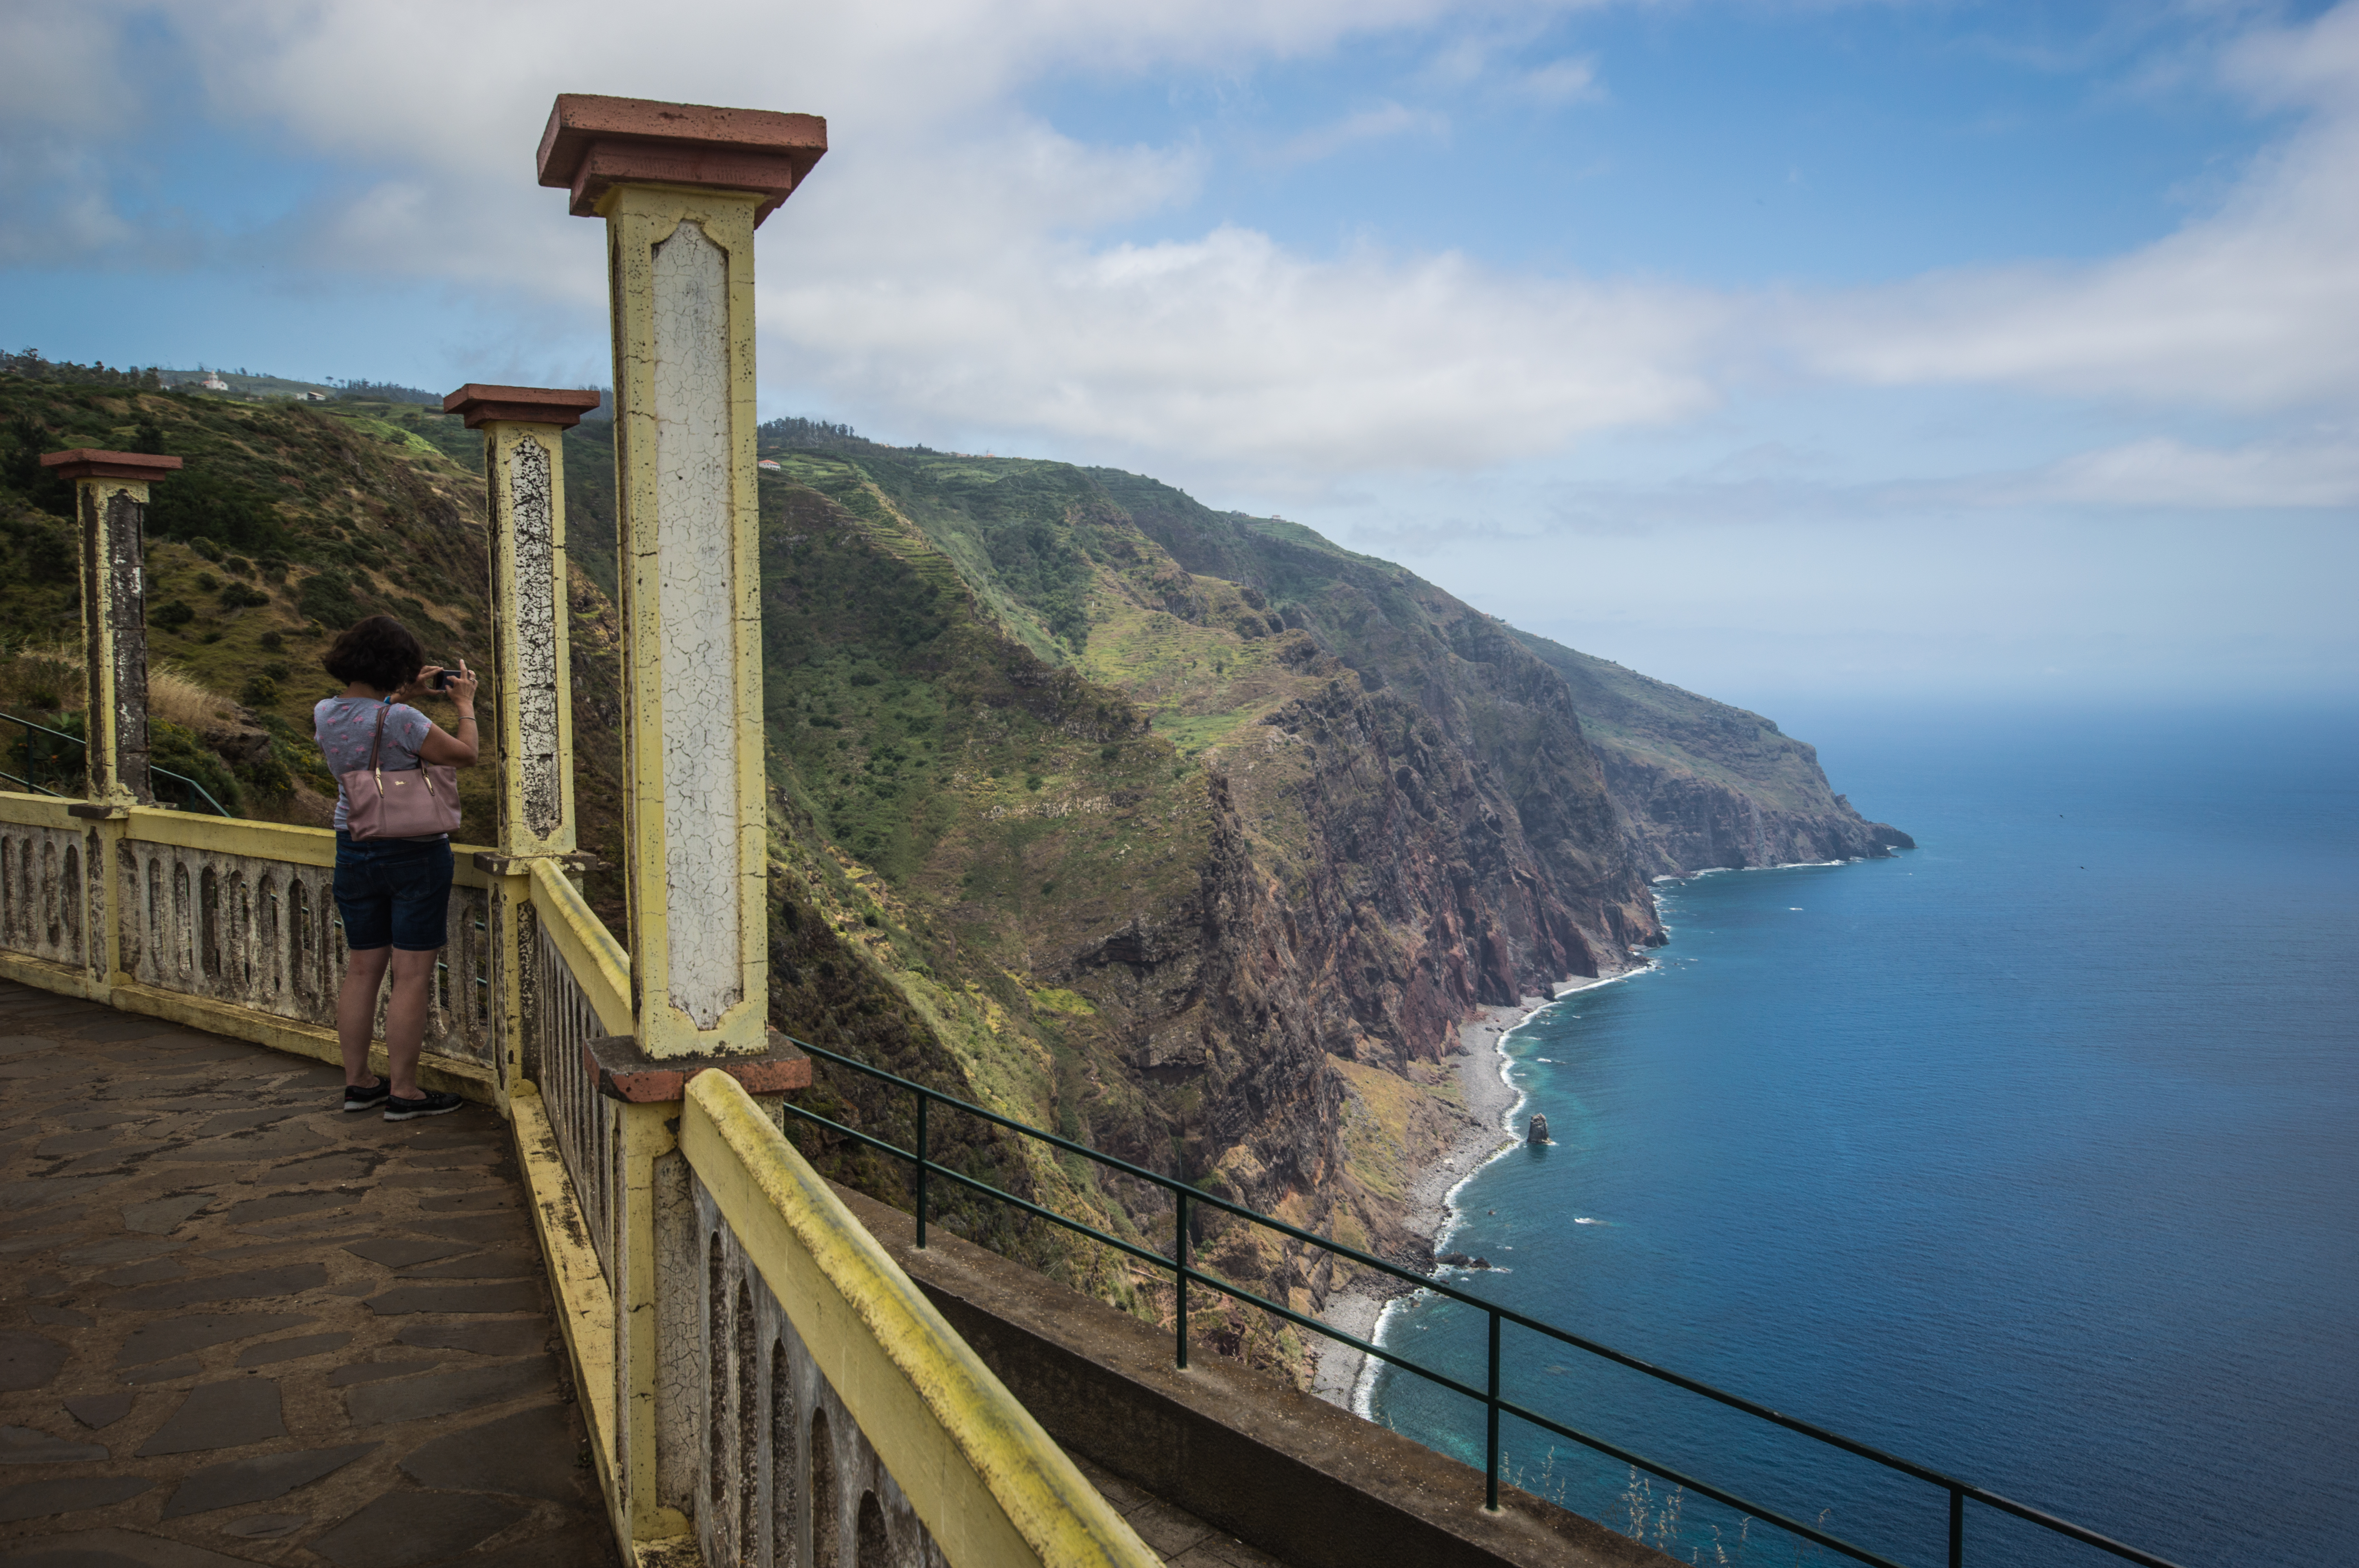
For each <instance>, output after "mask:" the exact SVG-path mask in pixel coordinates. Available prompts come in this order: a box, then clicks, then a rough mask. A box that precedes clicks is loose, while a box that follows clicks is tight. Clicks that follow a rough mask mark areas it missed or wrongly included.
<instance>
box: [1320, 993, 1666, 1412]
mask: <svg viewBox="0 0 2359 1568" xmlns="http://www.w3.org/2000/svg"><path fill="white" fill-rule="evenodd" d="M1660 972H1661V969H1660V966H1658V965H1657V964H1655V963H1652V962H1647V963H1643V964H1640V965H1638V966H1637V967H1636V968H1628V969H1625V970H1623V971H1622V972H1621V973H1620V974H1618V975H1605V976H1603V977H1601V978H1598V979H1590V978H1589V977H1587V976H1583V975H1577V976H1573V977H1571V978H1570V979H1565V980H1563V981H1561V982H1560V983H1559V985H1558V986H1557V988H1556V994H1555V995H1554V996H1552V997H1550V998H1549V999H1548V1000H1545V1001H1535V1002H1534V1003H1533V1005H1532V1006H1530V1007H1528V1008H1526V1009H1525V1010H1524V1013H1523V1016H1522V1017H1520V1018H1518V1019H1517V1021H1516V1022H1514V1023H1513V1024H1511V1025H1509V1026H1508V1027H1507V1028H1506V1029H1503V1030H1501V1031H1500V1032H1499V1033H1497V1034H1496V1035H1495V1036H1493V1038H1492V1042H1491V1050H1492V1054H1493V1057H1494V1059H1495V1071H1496V1072H1497V1074H1498V1076H1499V1083H1500V1084H1501V1085H1502V1086H1503V1087H1505V1088H1506V1090H1507V1091H1508V1097H1509V1098H1508V1100H1507V1103H1506V1107H1505V1108H1504V1109H1502V1110H1501V1111H1500V1112H1499V1115H1498V1123H1497V1132H1498V1137H1499V1141H1498V1144H1497V1146H1496V1147H1495V1148H1494V1149H1493V1150H1492V1151H1491V1152H1489V1153H1487V1154H1485V1155H1484V1156H1483V1157H1482V1158H1481V1159H1478V1160H1475V1161H1474V1162H1473V1164H1472V1166H1471V1168H1470V1169H1469V1170H1468V1171H1467V1173H1465V1174H1464V1175H1462V1176H1461V1177H1459V1178H1458V1180H1456V1181H1455V1182H1452V1183H1451V1185H1450V1189H1449V1190H1448V1191H1447V1192H1445V1193H1443V1194H1442V1195H1441V1219H1440V1223H1439V1224H1438V1225H1437V1226H1436V1227H1435V1229H1434V1234H1433V1249H1434V1251H1435V1252H1436V1253H1441V1252H1446V1251H1448V1250H1450V1242H1451V1238H1453V1237H1455V1236H1456V1235H1457V1233H1458V1230H1459V1227H1461V1226H1462V1225H1463V1224H1464V1223H1465V1221H1466V1211H1465V1209H1464V1208H1463V1206H1462V1205H1461V1204H1460V1202H1459V1195H1461V1194H1462V1193H1463V1192H1464V1191H1465V1190H1466V1184H1468V1183H1469V1182H1472V1181H1473V1179H1474V1178H1475V1177H1476V1176H1479V1175H1481V1174H1482V1173H1483V1172H1484V1170H1486V1169H1487V1168H1489V1166H1490V1165H1491V1164H1492V1162H1495V1161H1497V1160H1500V1159H1504V1158H1505V1157H1506V1156H1507V1155H1509V1154H1512V1153H1514V1152H1516V1151H1517V1149H1519V1148H1521V1147H1522V1146H1523V1141H1524V1139H1523V1134H1522V1133H1521V1132H1519V1131H1518V1130H1517V1123H1518V1122H1519V1121H1520V1120H1521V1119H1522V1118H1523V1113H1524V1108H1525V1107H1526V1106H1527V1105H1528V1104H1530V1103H1531V1095H1530V1093H1529V1091H1527V1089H1526V1088H1525V1087H1523V1085H1521V1084H1519V1083H1517V1081H1516V1075H1515V1067H1516V1058H1515V1057H1513V1056H1512V1055H1510V1054H1508V1051H1507V1043H1508V1042H1509V1041H1511V1040H1513V1039H1514V1038H1515V1037H1516V1036H1517V1034H1518V1033H1521V1032H1522V1030H1523V1029H1524V1027H1525V1026H1526V1025H1527V1024H1528V1023H1530V1022H1532V1021H1533V1020H1534V1019H1536V1018H1538V1017H1539V1015H1540V1014H1542V1013H1544V1012H1546V1011H1549V1009H1550V1008H1553V1007H1556V1006H1558V1005H1560V1004H1561V1003H1564V1002H1567V1001H1570V1000H1572V999H1574V998H1575V997H1578V996H1580V995H1582V993H1583V992H1586V991H1592V990H1595V989H1597V988H1599V987H1600V986H1609V985H1613V984H1614V983H1615V982H1617V981H1620V980H1628V979H1637V978H1638V977H1639V976H1641V975H1652V974H1658V973H1660ZM1550 1061H1551V1064H1552V1063H1553V1059H1552V1058H1551V1059H1550ZM1457 1159H1458V1156H1457V1155H1456V1154H1452V1155H1451V1156H1450V1158H1449V1159H1448V1160H1446V1161H1445V1162H1444V1165H1445V1168H1448V1167H1453V1166H1454V1165H1455V1164H1456V1162H1457ZM1573 1223H1574V1224H1576V1225H1597V1224H1601V1223H1603V1222H1602V1221H1599V1220H1596V1219H1591V1218H1582V1219H1576V1220H1574V1221H1573ZM1496 1272H1505V1271H1504V1270H1501V1271H1496ZM1424 1293H1425V1292H1422V1291H1410V1292H1407V1293H1406V1294H1403V1295H1398V1296H1395V1297H1393V1298H1392V1299H1391V1300H1390V1301H1387V1302H1386V1303H1384V1305H1383V1307H1382V1308H1381V1309H1380V1310H1379V1311H1378V1312H1377V1314H1376V1317H1375V1324H1374V1325H1373V1326H1372V1328H1371V1329H1370V1331H1369V1333H1368V1336H1367V1337H1368V1341H1369V1343H1370V1344H1373V1345H1376V1346H1382V1347H1383V1348H1385V1349H1386V1350H1398V1349H1399V1348H1400V1347H1399V1346H1395V1345H1393V1344H1391V1343H1390V1342H1389V1340H1388V1337H1387V1336H1388V1333H1389V1331H1390V1330H1391V1328H1392V1327H1393V1325H1394V1321H1395V1319H1396V1318H1397V1316H1398V1314H1400V1313H1401V1312H1402V1310H1403V1309H1405V1308H1407V1307H1408V1306H1409V1305H1410V1304H1412V1303H1415V1302H1416V1300H1417V1299H1418V1297H1419V1296H1420V1295H1422V1294H1424ZM1339 1349H1340V1347H1339ZM1341 1353H1342V1354H1344V1355H1348V1356H1351V1357H1354V1358H1356V1359H1357V1360H1358V1362H1359V1366H1358V1368H1356V1369H1355V1371H1354V1373H1353V1379H1352V1391H1351V1397H1350V1400H1349V1401H1348V1404H1349V1408H1350V1409H1351V1411H1352V1413H1353V1414H1354V1415H1356V1416H1359V1417H1360V1418H1361V1419H1362V1420H1364V1421H1375V1419H1377V1418H1376V1414H1375V1392H1376V1380H1377V1376H1378V1373H1379V1372H1380V1370H1381V1369H1382V1368H1383V1367H1384V1365H1385V1363H1383V1362H1381V1361H1379V1360H1377V1359H1376V1358H1375V1357H1373V1356H1364V1355H1361V1354H1360V1353H1359V1352H1357V1351H1349V1350H1342V1351H1341Z"/></svg>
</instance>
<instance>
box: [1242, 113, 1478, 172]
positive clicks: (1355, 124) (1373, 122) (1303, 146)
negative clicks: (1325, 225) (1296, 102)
mask: <svg viewBox="0 0 2359 1568" xmlns="http://www.w3.org/2000/svg"><path fill="white" fill-rule="evenodd" d="M1402 135H1425V136H1431V137H1433V138H1435V139H1436V140H1441V139H1444V138H1446V137H1448V136H1449V135H1450V116H1449V115H1447V114H1441V113H1440V112H1438V111H1436V110H1432V109H1411V108H1409V107H1408V106H1407V105H1405V104H1400V103H1379V104H1377V105H1375V107H1373V108H1369V109H1362V110H1358V111H1356V112H1354V113H1353V114H1346V115H1344V116H1343V118H1342V119H1340V120H1335V121H1332V122H1330V123H1329V124H1324V125H1316V126H1313V127H1312V128H1311V129H1310V130H1308V131H1305V132H1303V133H1302V134H1301V135H1298V136H1295V137H1293V138H1291V139H1290V140H1288V142H1287V143H1286V144H1285V145H1284V146H1281V147H1279V148H1277V151H1276V152H1274V153H1272V154H1271V155H1270V158H1269V161H1270V162H1272V163H1275V164H1279V165H1292V164H1305V163H1316V162H1318V161H1319V160H1320V159H1321V158H1330V157H1334V156H1335V155H1336V154H1337V153H1339V152H1342V151H1343V150H1344V149H1345V148H1346V147H1353V146H1359V145H1360V144H1361V143H1362V142H1375V141H1383V140H1385V139H1386V138H1387V137H1391V136H1402Z"/></svg>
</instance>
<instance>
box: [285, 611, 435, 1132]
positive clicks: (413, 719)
mask: <svg viewBox="0 0 2359 1568" xmlns="http://www.w3.org/2000/svg"><path fill="white" fill-rule="evenodd" d="M321 662H322V663H323V664H325V665H327V666H328V673H329V674H330V675H332V676H335V677H336V678H337V679H338V680H340V681H342V682H344V683H346V684H345V686H344V691H343V695H342V696H341V697H328V698H326V699H325V700H323V701H321V704H320V705H319V707H317V708H314V709H312V712H311V722H312V734H313V736H314V738H316V739H317V740H318V741H319V742H320V751H321V753H322V754H323V755H324V756H325V757H326V758H327V762H328V771H329V772H330V773H333V774H334V775H335V776H336V780H337V784H336V882H335V892H336V912H337V913H338V914H341V915H342V916H343V921H344V945H345V946H346V947H348V948H349V949H350V950H351V953H352V961H351V963H350V964H349V965H348V966H347V967H346V968H345V970H344V986H343V989H342V992H341V993H340V994H339V995H338V997H337V999H336V1038H337V1040H338V1042H339V1043H340V1044H342V1047H343V1054H344V1108H345V1109H346V1110H353V1111H360V1110H368V1109H370V1108H374V1107H377V1106H383V1107H384V1108H385V1119H386V1120H387V1121H408V1119H410V1118H412V1117H418V1116H440V1115H441V1114H442V1113H443V1112H445V1111H451V1110H456V1109H458V1108H459V1107H460V1106H461V1105H462V1104H464V1103H465V1102H464V1101H462V1100H461V1099H460V1098H459V1097H458V1096H457V1095H451V1094H441V1093H439V1092H424V1091H421V1090H420V1089H419V1087H418V1053H419V1049H420V1048H421V1047H422V1046H423V1045H424V1044H425V1040H426V1007H427V1000H428V998H429V996H430V995H431V994H432V993H431V987H432V986H433V983H434V965H435V960H436V957H437V955H439V954H440V952H441V951H442V946H443V943H444V942H445V940H446V939H447V938H448V935H449V932H448V929H447V928H448V924H449V918H450V908H451V839H450V836H449V835H448V834H438V835H436V836H435V837H433V838H353V835H352V834H351V833H350V832H349V831H347V824H348V820H349V817H350V815H351V811H352V804H353V803H352V800H351V798H350V795H351V791H350V789H349V787H348V786H347V785H346V784H344V782H343V778H344V775H345V774H346V773H355V772H360V771H362V770H364V769H368V768H370V766H371V761H370V758H371V752H372V749H374V752H375V770H376V772H377V773H404V772H408V771H410V770H413V769H416V768H418V767H419V766H421V765H422V764H428V763H431V764H450V765H452V766H456V767H465V766H467V765H468V764H470V763H472V762H474V760H475V677H474V676H473V674H472V673H470V672H469V671H468V669H467V665H466V661H464V660H463V659H462V660H461V661H460V664H459V667H458V668H457V669H455V670H452V671H451V672H450V673H449V674H448V676H445V677H444V679H443V681H442V682H441V684H440V685H439V686H429V682H432V681H433V679H434V677H435V676H438V675H441V674H442V668H441V666H440V665H435V666H433V667H431V668H427V667H424V666H425V664H426V653H425V650H424V649H423V648H421V647H419V643H418V639H417V638H416V637H414V636H412V635H410V633H409V629H408V627H406V626H404V625H402V623H401V622H398V621H396V620H395V619H394V618H393V617H392V616H390V615H372V616H370V617H369V618H368V619H367V620H365V621H363V622H360V624H358V625H356V626H354V627H353V629H352V630H351V631H349V632H347V633H344V634H343V635H342V636H341V637H339V638H337V639H336V641H335V644H334V645H333V646H332V647H331V648H330V649H329V650H328V653H327V656H326V657H325V658H324V659H323V660H322V661H321ZM429 691H431V692H433V693H434V694H435V695H440V696H444V697H449V698H450V699H451V705H452V706H453V707H454V708H457V709H458V716H457V719H456V720H455V722H456V725H457V733H455V734H453V733H452V732H451V731H450V730H444V729H442V728H441V727H440V725H438V724H436V723H435V722H434V721H433V720H432V719H429V718H427V717H426V715H424V714H423V713H420V712H419V711H418V709H417V708H413V707H410V706H409V704H410V703H411V702H415V701H417V700H418V699H419V698H420V697H425V696H427V695H428V694H429ZM388 968H389V969H390V970H391V971H392V974H393V994H392V996H391V997H390V998H388V999H387V1000H386V1009H385V1054H386V1066H387V1068H388V1069H389V1071H388V1076H387V1077H382V1078H381V1077H379V1076H376V1075H375V1074H374V1073H372V1072H370V1071H369V1036H370V1034H371V1033H372V1030H371V1025H372V1024H373V1023H375V1020H376V996H377V988H378V987H379V986H380V985H382V984H383V983H384V981H385V977H386V971H387V969H388ZM388 1080H389V1081H388Z"/></svg>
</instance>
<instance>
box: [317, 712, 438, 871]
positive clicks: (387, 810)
mask: <svg viewBox="0 0 2359 1568" xmlns="http://www.w3.org/2000/svg"><path fill="white" fill-rule="evenodd" d="M391 709H392V704H390V703H379V704H378V705H377V710H376V733H375V735H374V736H372V737H370V739H369V760H368V766H367V767H364V768H354V769H353V771H352V772H351V773H346V774H344V775H343V785H344V831H345V832H347V833H349V834H351V835H352V836H353V838H438V837H440V835H442V834H445V833H456V832H457V831H458V830H459V770H458V769H457V768H454V767H452V766H451V765H450V764H449V763H448V762H444V763H440V764H431V763H429V762H427V761H426V760H425V759H424V758H422V757H421V758H419V762H418V766H416V767H415V768H402V769H396V770H395V771H394V772H393V773H385V772H383V771H382V770H380V769H379V768H378V767H377V765H376V752H377V748H378V747H379V746H381V745H383V744H384V743H385V716H386V713H388V712H389V711H391Z"/></svg>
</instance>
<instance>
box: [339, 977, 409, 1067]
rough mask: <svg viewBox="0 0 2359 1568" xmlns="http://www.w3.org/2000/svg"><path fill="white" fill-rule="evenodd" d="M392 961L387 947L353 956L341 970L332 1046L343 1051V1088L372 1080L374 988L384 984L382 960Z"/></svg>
mask: <svg viewBox="0 0 2359 1568" xmlns="http://www.w3.org/2000/svg"><path fill="white" fill-rule="evenodd" d="M390 957H393V949H392V948H390V947H371V948H368V949H366V950H364V951H363V952H358V953H354V954H353V955H352V961H351V962H350V963H348V964H346V965H345V966H344V989H342V990H341V991H339V992H337V993H336V1044H338V1045H340V1046H342V1048H343V1053H344V1082H345V1083H347V1084H358V1085H361V1086H363V1087H367V1086H368V1084H369V1082H370V1080H371V1079H373V1078H374V1077H375V1076H376V1075H375V1074H374V1073H372V1072H370V1071H369V1063H368V1059H369V1036H370V1035H371V1034H372V1033H375V1031H374V1029H373V1028H372V1027H371V1026H372V1025H373V1024H375V1022H376V991H377V987H379V986H380V985H383V984H384V983H385V967H386V959H388V958H390ZM412 1059H413V1060H415V1057H413V1058H412Z"/></svg>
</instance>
